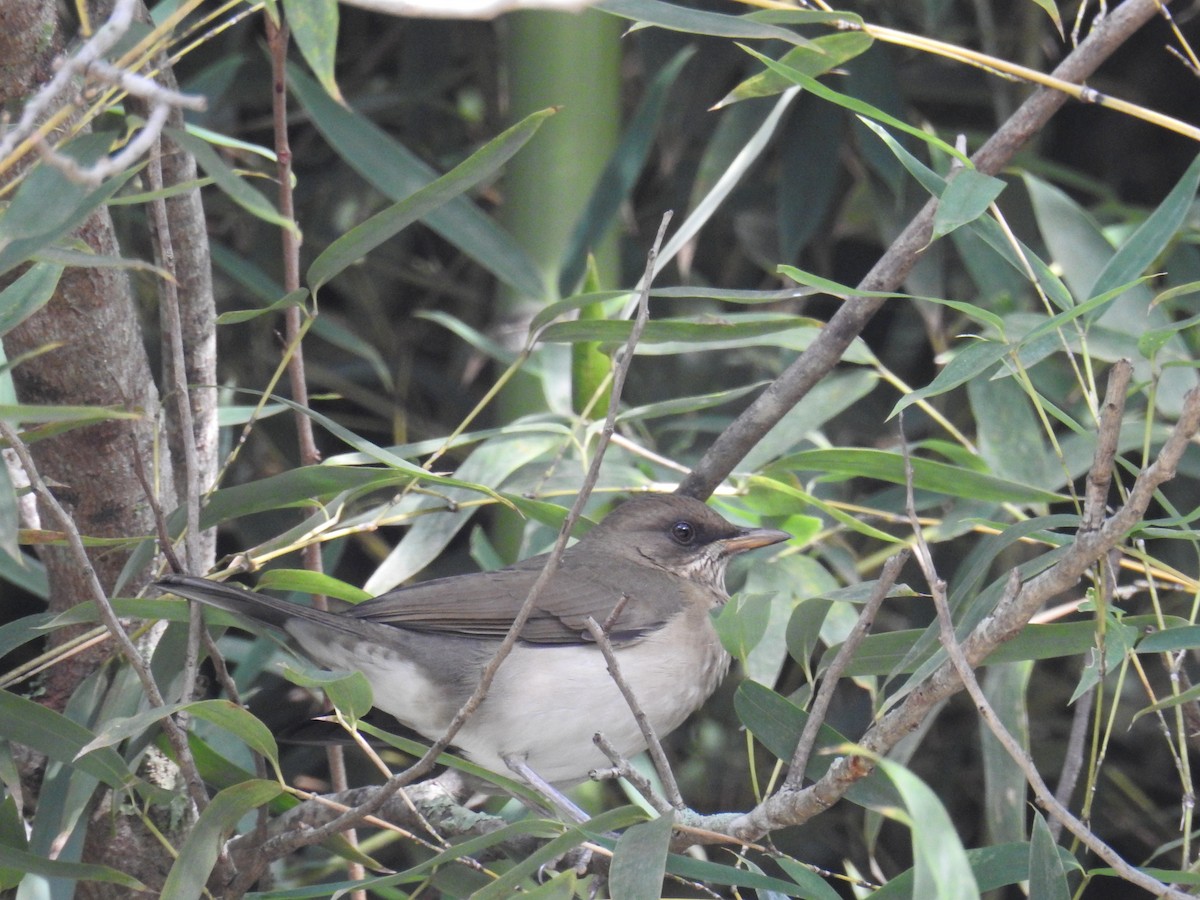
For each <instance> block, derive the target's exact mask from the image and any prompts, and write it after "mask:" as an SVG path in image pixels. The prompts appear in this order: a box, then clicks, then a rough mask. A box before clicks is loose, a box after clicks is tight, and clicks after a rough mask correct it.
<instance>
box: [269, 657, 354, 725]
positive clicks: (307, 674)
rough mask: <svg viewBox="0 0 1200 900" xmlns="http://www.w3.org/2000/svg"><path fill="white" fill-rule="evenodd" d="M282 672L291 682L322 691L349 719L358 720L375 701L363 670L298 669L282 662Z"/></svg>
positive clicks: (351, 720)
mask: <svg viewBox="0 0 1200 900" xmlns="http://www.w3.org/2000/svg"><path fill="white" fill-rule="evenodd" d="M283 675H284V677H285V678H287V680H288V681H290V682H292V684H298V685H300V687H306V688H313V689H317V690H322V691H324V692H325V695H326V696H327V697H328V698H329V702H330V703H332V704H333V705H334V706H335V707H336V708H337V710H338V712H340V713H341V714H342V715H344V716H345V717H346V718H347V719H348V720H349V721H350V722H352V723H357V722H358V721H359V719H361V718H362V717H363V716H365V715H366V714H367V713H368V712H369V711H370V709H371V707H372V706H374V704H375V697H374V693H373V691H372V690H371V683H370V682H369V681H367V679H366V676H365V675H363V673H362V672H325V671H321V670H319V669H307V670H304V671H301V670H300V669H297V668H295V667H293V666H284V669H283Z"/></svg>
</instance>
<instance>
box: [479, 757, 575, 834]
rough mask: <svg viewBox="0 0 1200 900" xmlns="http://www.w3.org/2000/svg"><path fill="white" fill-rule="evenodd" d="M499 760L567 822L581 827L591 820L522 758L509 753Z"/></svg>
mask: <svg viewBox="0 0 1200 900" xmlns="http://www.w3.org/2000/svg"><path fill="white" fill-rule="evenodd" d="M500 758H501V759H503V760H504V764H505V765H506V766H508V767H509V768H510V769H512V770H513V771H514V772H516V773H517V774H518V775H520V776H521V777H522V778H524V779H525V783H526V784H528V785H529V786H530V787H531V788H534V789H535V790H538V791H541V792H542V793H543V794H544V795H545V796H546V797H547V798H548V799H549V800H550V802H551V803H553V804H554V805H555V807H557V809H558V811H559V812H560V813H562V814H563V815H564V816H565V817H566V818H567V819H568V820H570V821H572V822H575V823H576V824H578V825H582V824H583V823H584V822H586V821H587V820H588V819H590V818H591V816H589V815H588V814H587V813H585V812H584V811H583V810H582V809H580V808H579V807H578V806H576V805H575V804H574V803H572V802H571V800H570V799H569V798H568V797H567V795H566V794H564V793H563V792H562V791H560V790H559V789H558V788H556V787H555V786H554V785H552V784H550V782H548V781H546V780H545V779H544V778H542V776H541V775H539V774H538V773H537V772H535V771H533V769H531V768H529V765H528V763H526V762H525V758H524V757H522V756H515V755H513V754H511V753H510V754H508V755H506V756H502V757H500Z"/></svg>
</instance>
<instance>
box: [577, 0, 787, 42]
mask: <svg viewBox="0 0 1200 900" xmlns="http://www.w3.org/2000/svg"><path fill="white" fill-rule="evenodd" d="M595 8H596V9H599V10H603V11H604V12H606V13H611V14H612V15H614V16H620V17H621V18H623V19H632V20H633V21H635V22H637V23H638V24H639V25H640V26H642V27H644V26H647V25H657V26H658V27H659V28H666V29H668V30H670V31H683V32H686V33H687V34H707V35H712V36H713V37H726V38H756V39H759V40H776V41H787V42H788V43H789V44H796V45H798V46H804V45H806V44H808V43H810V42H809V41H808V40H806V39H805V38H803V37H801V36H800V35H799V34H797V33H796V32H794V31H792V30H791V29H788V28H780V27H779V26H777V25H771V24H768V23H766V22H756V21H754V20H753V19H751V18H749V17H748V16H727V15H723V14H721V13H714V12H706V11H704V10H698V9H687V8H685V7H682V6H676V5H674V4H671V3H663V2H661V0H600V2H598V3H597V4H596V5H595Z"/></svg>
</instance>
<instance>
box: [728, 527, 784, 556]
mask: <svg viewBox="0 0 1200 900" xmlns="http://www.w3.org/2000/svg"><path fill="white" fill-rule="evenodd" d="M791 539H792V536H791V535H790V534H788V533H787V532H786V531H780V530H779V529H778V528H743V529H741V530H740V531H739V532H738V534H737V535H736V536H734V537H731V538H725V539H724V540H723V541H721V545H722V546H723V547H724V550H725V555H726V556H733V555H735V554H737V553H743V552H745V551H746V550H754V549H757V548H758V547H768V546H770V545H771V544H778V543H780V542H781V541H789V540H791Z"/></svg>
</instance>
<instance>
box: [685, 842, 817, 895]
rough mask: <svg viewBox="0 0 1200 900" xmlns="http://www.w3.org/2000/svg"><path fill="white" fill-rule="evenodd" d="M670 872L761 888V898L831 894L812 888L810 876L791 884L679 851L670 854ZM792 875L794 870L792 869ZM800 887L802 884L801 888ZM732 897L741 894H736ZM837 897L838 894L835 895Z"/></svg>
mask: <svg viewBox="0 0 1200 900" xmlns="http://www.w3.org/2000/svg"><path fill="white" fill-rule="evenodd" d="M667 871H668V872H670V873H671V874H672V875H678V876H679V877H680V878H687V879H689V880H691V881H697V882H700V883H702V884H727V885H730V886H731V887H745V888H750V889H752V890H756V891H759V892H760V893H759V895H758V896H759V897H760V898H761V900H766V898H768V897H770V898H772V900H774V898H775V897H776V896H777V895H778V896H783V897H803V898H806V900H808V898H811V900H827V898H829V895H828V894H826V893H825V892H824V891H820V890H812V889H810V888H809V886H808V882H807V879H804V880H800V879H795V880H794V881H793V883H791V884H789V883H788V882H786V881H784V880H783V879H782V878H772V877H771V876H770V875H763V874H762V873H760V872H750V871H747V870H745V869H739V868H737V867H736V866H732V865H729V864H727V863H718V862H714V861H712V860H708V859H696V858H694V857H691V856H681V855H679V854H677V853H673V854H671V856H669V857H667ZM788 874H789V875H791V874H792V872H791V870H790V869H789V871H788ZM797 886H799V887H800V889H799V890H797ZM731 896H737V894H736V893H732V894H731ZM835 896H836V895H835Z"/></svg>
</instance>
